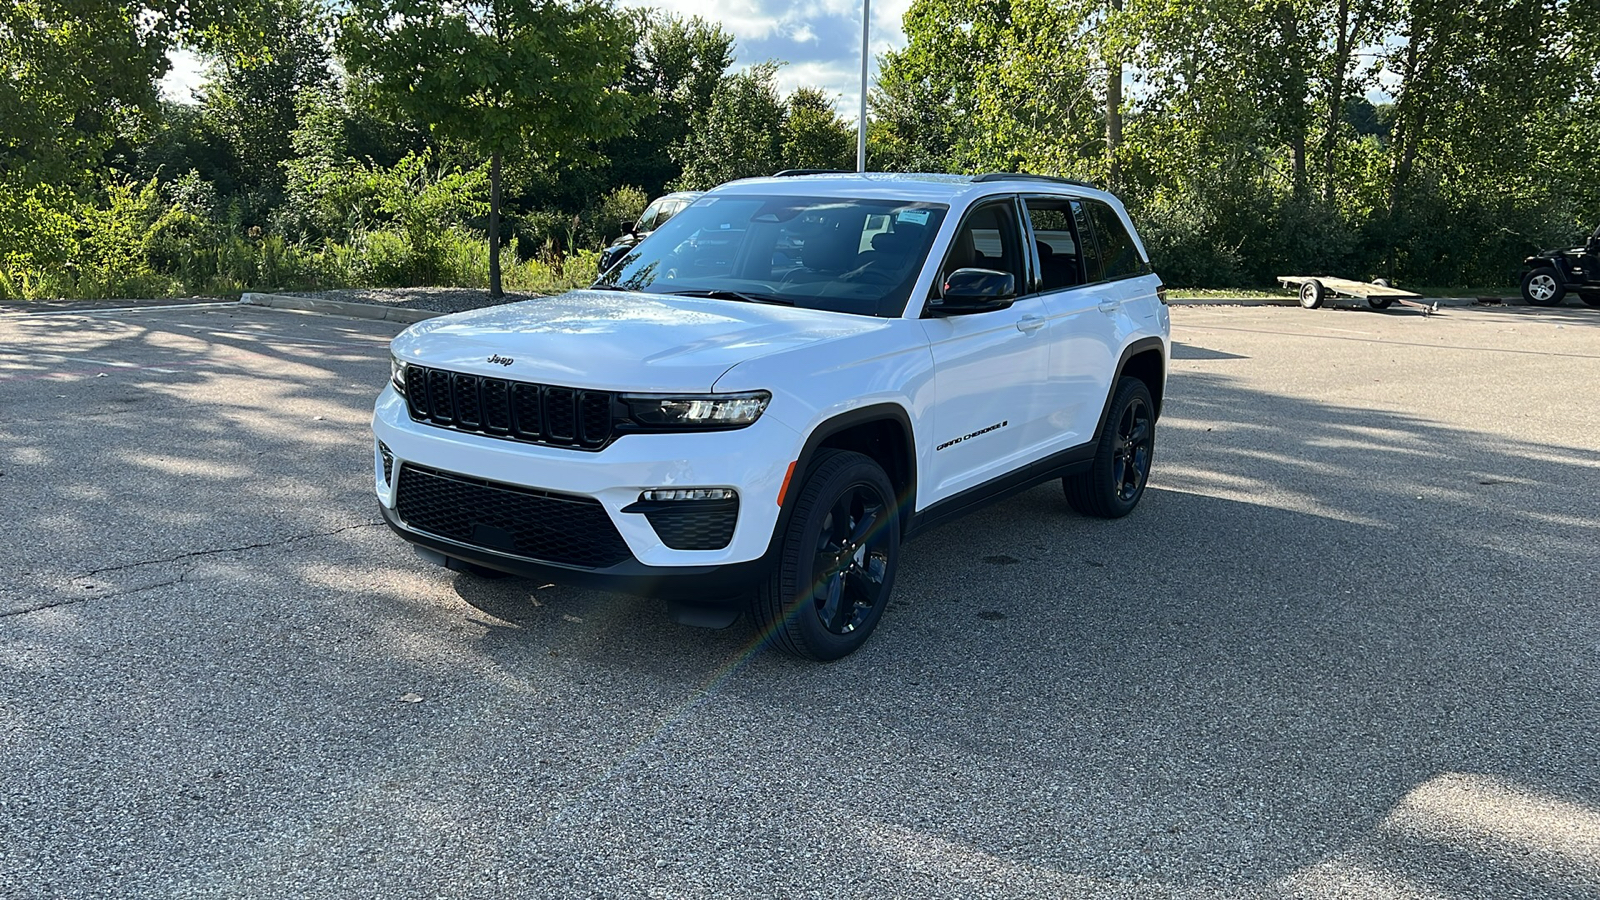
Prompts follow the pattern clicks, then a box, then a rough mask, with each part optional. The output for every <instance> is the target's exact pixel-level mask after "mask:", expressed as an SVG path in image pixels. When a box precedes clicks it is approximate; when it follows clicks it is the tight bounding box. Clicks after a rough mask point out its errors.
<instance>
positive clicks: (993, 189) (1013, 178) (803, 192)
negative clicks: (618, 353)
mask: <svg viewBox="0 0 1600 900" xmlns="http://www.w3.org/2000/svg"><path fill="white" fill-rule="evenodd" d="M707 193H708V194H714V195H723V194H778V195H794V196H824V197H829V196H838V197H859V198H862V199H869V200H879V199H883V200H916V201H922V202H927V203H949V204H959V203H961V202H962V201H965V200H968V199H975V198H978V197H985V196H990V195H993V194H1019V193H1021V194H1061V195H1066V196H1073V197H1091V198H1095V199H1100V200H1107V201H1115V200H1116V198H1115V197H1113V196H1112V195H1110V194H1108V193H1106V192H1105V191H1101V190H1097V189H1095V188H1093V187H1090V186H1088V185H1085V184H1081V183H1073V182H1069V181H1067V180H1065V179H1060V180H1057V179H1050V178H1042V177H1040V176H1036V175H1033V176H1030V175H1011V174H993V175H984V176H972V175H946V174H940V173H929V172H838V173H833V172H830V173H826V174H816V175H789V176H784V177H781V178H745V179H741V180H739V181H730V182H728V183H727V184H723V185H720V186H718V187H715V188H712V189H711V190H710V191H708V192H707ZM1117 205H1118V206H1120V205H1121V204H1120V203H1117Z"/></svg>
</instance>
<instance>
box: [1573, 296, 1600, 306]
mask: <svg viewBox="0 0 1600 900" xmlns="http://www.w3.org/2000/svg"><path fill="white" fill-rule="evenodd" d="M1578 299H1579V300H1582V301H1583V305H1584V306H1592V307H1594V308H1595V309H1600V294H1596V293H1588V294H1579V295H1578Z"/></svg>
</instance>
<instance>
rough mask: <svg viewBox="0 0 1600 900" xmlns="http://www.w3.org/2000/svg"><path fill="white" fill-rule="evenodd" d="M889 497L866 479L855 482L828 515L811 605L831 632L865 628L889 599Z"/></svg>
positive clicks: (819, 540)
mask: <svg viewBox="0 0 1600 900" xmlns="http://www.w3.org/2000/svg"><path fill="white" fill-rule="evenodd" d="M888 518H889V501H888V500H887V499H886V498H884V497H883V496H882V495H881V494H879V493H878V489H877V488H876V487H874V486H873V485H871V484H868V483H866V482H859V483H857V484H853V485H851V486H850V487H849V488H847V489H846V490H845V492H844V493H843V494H840V495H839V498H838V499H837V500H835V501H834V504H833V508H832V509H830V510H828V514H827V515H826V516H824V517H823V519H822V522H821V526H820V528H819V529H818V533H817V536H816V546H817V550H816V558H815V562H814V563H813V564H812V566H811V583H812V588H811V605H812V607H813V608H814V609H815V610H816V614H817V618H818V619H819V620H821V622H822V627H823V628H826V629H827V630H828V631H829V633H831V634H839V635H844V634H849V633H850V632H852V631H855V630H856V629H857V628H860V627H861V626H862V624H863V623H865V622H866V621H867V619H869V618H870V617H871V616H872V614H873V612H874V611H875V610H877V609H878V608H879V604H880V603H881V602H882V601H883V579H884V574H885V573H886V572H887V571H888V568H889V539H888V537H887V536H886V535H885V534H884V533H883V528H882V527H881V526H882V524H883V523H884V522H885V521H887V520H888Z"/></svg>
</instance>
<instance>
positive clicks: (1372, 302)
mask: <svg viewBox="0 0 1600 900" xmlns="http://www.w3.org/2000/svg"><path fill="white" fill-rule="evenodd" d="M1372 284H1373V286H1375V287H1388V286H1389V279H1387V278H1374V279H1372ZM1393 302H1394V298H1393V297H1368V298H1367V305H1368V306H1370V307H1372V308H1373V309H1388V308H1389V304H1391V303H1393Z"/></svg>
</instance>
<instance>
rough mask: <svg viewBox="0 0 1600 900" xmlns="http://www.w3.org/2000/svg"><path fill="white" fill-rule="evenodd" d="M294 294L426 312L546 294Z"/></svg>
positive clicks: (423, 290) (432, 290)
mask: <svg viewBox="0 0 1600 900" xmlns="http://www.w3.org/2000/svg"><path fill="white" fill-rule="evenodd" d="M292 296H295V297H314V298H316V299H318V300H342V301H344V302H346V303H374V304H379V305H382V306H391V307H395V308H397V309H416V310H424V311H427V312H437V313H453V312H464V311H466V310H469V309H482V308H484V307H486V306H499V305H501V304H503V303H517V302H520V301H522V300H535V299H537V298H539V297H546V296H549V295H548V294H539V293H526V294H524V293H512V292H510V291H508V292H506V295H505V296H504V297H500V298H499V299H496V298H493V297H490V296H489V291H488V289H486V288H457V287H411V288H341V289H339V290H334V291H295V292H293V294H292Z"/></svg>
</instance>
